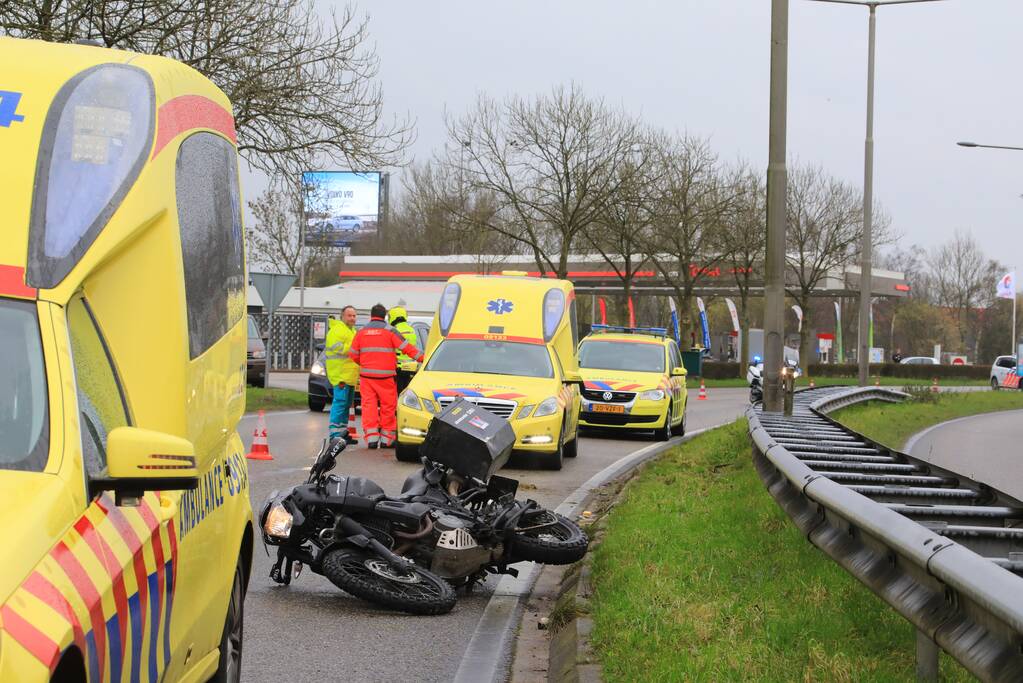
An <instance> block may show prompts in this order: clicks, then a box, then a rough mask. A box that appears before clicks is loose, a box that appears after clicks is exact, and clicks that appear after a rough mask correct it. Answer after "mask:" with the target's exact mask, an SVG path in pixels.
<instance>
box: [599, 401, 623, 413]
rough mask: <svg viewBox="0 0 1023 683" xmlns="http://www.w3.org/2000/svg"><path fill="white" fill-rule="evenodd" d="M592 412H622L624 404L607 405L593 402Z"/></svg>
mask: <svg viewBox="0 0 1023 683" xmlns="http://www.w3.org/2000/svg"><path fill="white" fill-rule="evenodd" d="M593 412H595V413H624V412H625V406H608V405H604V404H603V403H594V404H593Z"/></svg>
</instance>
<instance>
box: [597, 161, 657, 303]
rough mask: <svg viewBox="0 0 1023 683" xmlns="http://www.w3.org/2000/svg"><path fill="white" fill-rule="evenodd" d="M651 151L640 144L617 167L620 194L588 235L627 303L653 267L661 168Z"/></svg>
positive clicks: (603, 212)
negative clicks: (652, 245)
mask: <svg viewBox="0 0 1023 683" xmlns="http://www.w3.org/2000/svg"><path fill="white" fill-rule="evenodd" d="M651 151H652V150H651V147H650V145H649V144H648V143H647V142H637V143H636V144H635V145H634V147H633V152H634V155H633V158H632V159H631V160H630V161H629V162H627V163H624V164H622V165H620V166H619V167H618V170H617V173H618V174H619V175H620V178H618V180H617V183H616V184H617V186H618V191H617V192H616V193H615V194H614V195H613V196H610V197H608V198H607V201H606V202H605V204H604V207H603V210H602V211H601V212H600V214H599V216H598V217H597V220H596V221H595V222H594V223H592V224H591V225H590V226H589V227H588V228H587V229H586V230H585V231H584V233H583V234H584V236H585V238H586V243H587V245H589V246H590V247H591V248H592V249H594V250H595V251H596V252H597V253H598V254H600V255H601V257H602V258H603V259H604V261H605V262H607V265H608V266H609V267H610V268H611V269H612V270H613V271H614V273H615V275H616V276H617V277H618V279H619V280H621V282H622V289H623V295H624V299H625V301H626V303H627V302H628V301H629V300H630V298H631V297H632V288H633V285H634V284H635V281H636V277H637V274H638V273H639V271H641V270H643V269H644V268H645V267H647V266H648V264H649V263H650V255H649V253H648V252H647V247H648V246H649V244H650V243H651V241H652V234H651V231H652V230H653V225H654V217H655V213H654V210H653V206H652V201H651V200H652V191H653V189H654V188H655V187H656V184H657V180H658V178H657V173H658V168H657V167H655V166H654V164H652V163H650V157H651Z"/></svg>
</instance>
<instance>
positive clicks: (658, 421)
mask: <svg viewBox="0 0 1023 683" xmlns="http://www.w3.org/2000/svg"><path fill="white" fill-rule="evenodd" d="M579 372H580V373H581V374H582V376H583V381H584V386H583V391H582V413H581V415H580V421H579V424H580V425H581V426H583V427H600V428H604V429H629V430H653V433H654V436H655V437H656V438H659V439H662V440H665V441H667V440H668V439H670V438H671V437H672V435H680V434H685V431H686V401H687V399H688V394H687V391H686V369H685V368H684V367H683V366H682V356H681V354H680V353H679V350H678V345H677V344H676V343H675V340H674V339H672V338H670V337H669V336H668V335H667V330H665V329H664V328H660V327H613V326H609V325H594V326H593V331H592V332H591V334H590V335H588V336H587V337H586V338H585V339H583V340H582V342H580V344H579Z"/></svg>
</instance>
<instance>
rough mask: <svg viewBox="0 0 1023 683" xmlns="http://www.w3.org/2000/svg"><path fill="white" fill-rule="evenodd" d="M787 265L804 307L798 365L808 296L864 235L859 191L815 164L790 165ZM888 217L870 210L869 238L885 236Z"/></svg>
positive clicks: (805, 344)
mask: <svg viewBox="0 0 1023 683" xmlns="http://www.w3.org/2000/svg"><path fill="white" fill-rule="evenodd" d="M789 168H790V170H789V180H788V197H787V202H786V203H787V207H788V211H787V213H788V231H787V239H788V245H787V252H788V253H787V255H786V265H787V266H788V270H789V272H790V273H791V275H792V277H791V278H790V279H789V278H787V279H789V281H790V282H791V285H790V287H789V294H790V296H792V297H793V298H795V299H796V301H797V302H798V303H799V305H800V307H801V308H802V309H803V316H804V317H803V334H802V335H801V341H800V350H799V358H800V364H801V365H802V366H803V367H804V368H805V367H809V364H810V362H811V360H812V355H811V354H812V347H811V345H810V341H811V337H812V336H813V334H812V332H813V307H812V306H811V305H810V303H811V302H810V297H811V294H812V292H813V291H814V290H816V289H817V288H818V286H819V285H820V283H821V281H822V280H824V278H825V277H826V276H827V275H828V274H829V273H831V272H832V271H840V270H842V269H844V267H845V266H847V265H849V264H851V263H853V262H854V261H855V259H856V258H857V255H858V254H859V250H860V245H861V242H862V236H863V195H862V193H860V192H859V191H858V190H856V189H854V188H853V187H852V186H850V185H848V184H847V183H844V182H842V181H841V180H838V179H837V178H834V177H832V176H829V175H828V174H827V173H826V172H825V171H824V169H823V168H821V167H820V166H801V165H798V164H793V165H792V166H790V167H789ZM889 226H890V220H889V218H888V217H887V215H886V214H885V213H884V211H883V210H882V209H881V208H880V207H875V209H874V230H873V233H872V235H873V238H874V239H873V242H874V244H875V245H880V244H885V243H886V242H887V241H888V240H889V239H890V227H889Z"/></svg>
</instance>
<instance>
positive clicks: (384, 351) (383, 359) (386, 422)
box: [348, 304, 423, 448]
mask: <svg viewBox="0 0 1023 683" xmlns="http://www.w3.org/2000/svg"><path fill="white" fill-rule="evenodd" d="M386 315H387V309H386V308H385V307H384V306H383V305H382V304H377V305H376V306H374V307H373V308H372V309H370V313H369V317H370V321H369V324H368V325H366V326H365V327H363V328H362V329H361V330H359V331H358V332H357V333H356V334H355V339H353V340H352V347H351V350H349V352H348V357H349V358H351V359H352V360H353V361H355V362H356V363H357V364H358V365H359V390H360V391H361V392H362V429H363V432H364V433H365V434H366V443H367V445H369V447H370V448H376V447H377V446H378V445H379V446H380V447H381V448H393V447H394V442H395V441H396V440H397V438H398V418H397V415H396V412H395V411H396V410H397V408H398V391H397V389H396V388H395V384H394V376H395V374H397V362H396V358H397V356H396V355H395V352H396V351H400V352H401V353H403V354H405V355H406V356H408V357H409V358H411V359H413V360H415V361H418V362H420V363H422V362H423V352H422V351H420V350H419V349H417V348H416V347H415V346H414V345H413V344H412V343H410V342H408V341H406V339H405V337H403V336H402V334H401V332H399V331H398V330H396V329H394V328H393V327H391V326H390V325H388V324H387V323H386V322H384V317H385V316H386Z"/></svg>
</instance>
